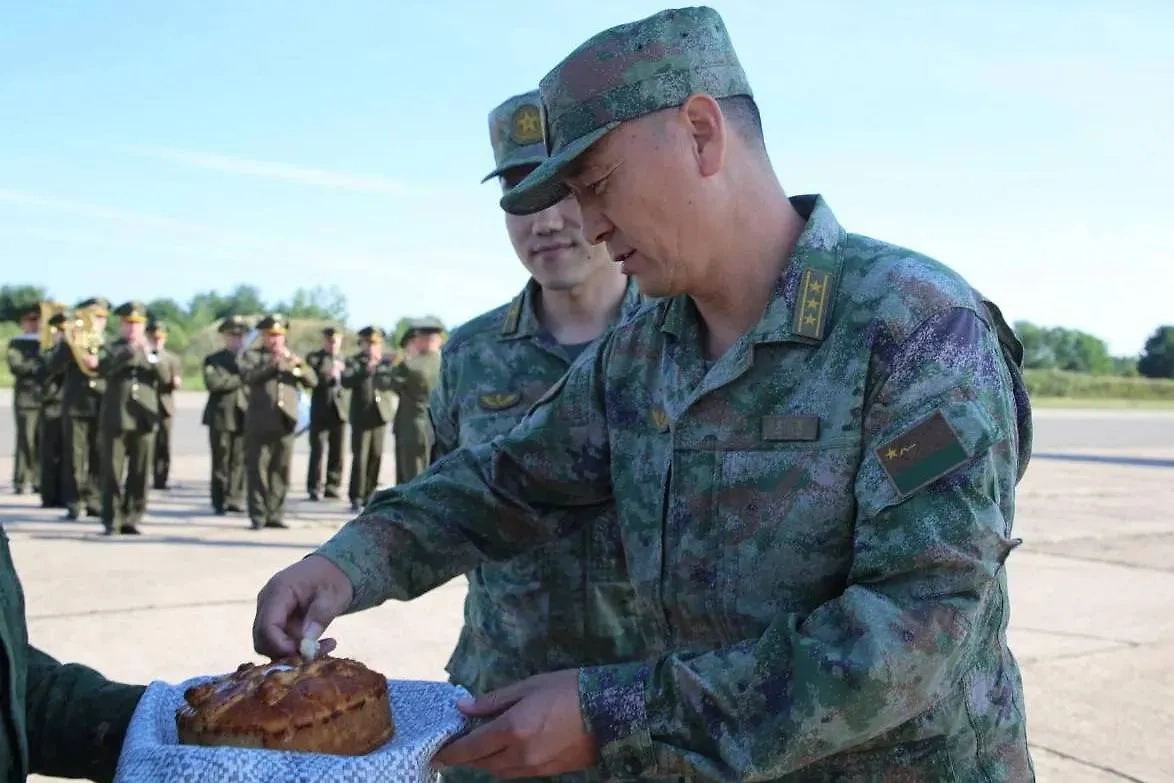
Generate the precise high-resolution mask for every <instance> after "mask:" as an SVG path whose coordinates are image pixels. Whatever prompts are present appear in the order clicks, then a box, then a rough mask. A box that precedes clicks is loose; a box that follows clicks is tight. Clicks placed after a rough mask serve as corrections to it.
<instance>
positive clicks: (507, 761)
mask: <svg viewBox="0 0 1174 783" xmlns="http://www.w3.org/2000/svg"><path fill="white" fill-rule="evenodd" d="M460 707H461V711H462V712H463V713H465V714H466V715H468V716H470V717H473V718H485V717H490V716H496V717H494V718H493V720H491V721H489V722H488V723H486V724H484V725H483V726H479V727H478V728H476V729H474V730H473V731H471V732H469V733H468V734H466V735H465V736H463V737H460V738H459V739H456V740H453V741H452V742H451V743H449V744H448V745H446V746H445V747H444V748H442V749H441V751H440V752H439V753H437V754H436V764H437V765H438V766H449V767H474V768H476V769H481V770H485V771H486V772H488V773H489V774H491V775H493V776H494V777H498V778H530V777H547V776H550V775H558V774H561V773H563V772H576V771H578V770H582V769H586V768H587V767H590V766H591V765H592V764H594V763H595V761H596V759H597V758H598V757H599V749H598V748H597V746H596V744H595V740H594V739H593V738H592V737H591V735H590V734H588V733H587V731H586V729H585V728H584V727H583V718H582V716H581V715H580V712H579V672H578V671H577V670H575V669H565V670H563V671H558V672H550V673H548V674H539V675H537V676H535V677H530V678H529V679H526V680H522V681H521V682H519V683H515V684H513V685H510V686H507V687H505V688H502V689H500V690H496V691H493V692H491V693H487V694H485V695H484V696H482V697H481V698H479V699H476V700H474V701H471V702H462V703H461V705H460Z"/></svg>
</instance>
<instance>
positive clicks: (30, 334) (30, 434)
mask: <svg viewBox="0 0 1174 783" xmlns="http://www.w3.org/2000/svg"><path fill="white" fill-rule="evenodd" d="M40 324H41V307H40V304H39V303H34V304H33V305H32V306H31V307H29V308H27V309H25V310H24V311H22V312H21V314H20V329H21V333H20V334H18V335H16V336H15V337H13V338H12V339H11V340H9V342H8V369H9V371H11V372H12V381H13V388H12V410H13V413H14V414H15V415H16V454H15V456H14V459H13V462H12V490H13V492H15V493H16V494H18V495H20V494H23V493H24V490H25V487H26V486H27V487H31V488H32V490H33V492H39V491H40V476H39V474H40V472H41V466H40V464H39V462H38V457H37V453H38V452H37V442H38V440H39V438H38V435H37V429H38V427H39V424H40V419H41V383H40V375H41V362H42V359H41V343H40V333H39V329H40Z"/></svg>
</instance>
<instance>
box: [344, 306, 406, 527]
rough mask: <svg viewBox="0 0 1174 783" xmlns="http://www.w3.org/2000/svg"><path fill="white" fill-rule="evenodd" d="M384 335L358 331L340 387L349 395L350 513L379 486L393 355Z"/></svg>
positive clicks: (375, 330)
mask: <svg viewBox="0 0 1174 783" xmlns="http://www.w3.org/2000/svg"><path fill="white" fill-rule="evenodd" d="M386 337H387V336H386V335H385V334H384V333H383V330H382V329H380V328H379V327H378V326H365V327H363V328H362V329H360V330H359V334H358V338H359V351H358V353H356V354H355V355H354V356H352V357H351V358H350V360H348V361H347V365H346V369H345V370H343V373H342V385H343V387H344V388H345V389H347V390H348V392H349V393H350V395H351V399H350V420H351V482H350V492H349V495H350V499H351V510H352V511H358V510H359V509H360V508H362V507H363V505H364V504H365V503H366V502H367V500H368V499H369V498H370V497H371V493H372V492H374V491H375V487H376V486H377V485H378V484H379V470H380V468H381V467H382V466H383V442H384V440H385V439H386V437H387V425H388V424H390V423H391V421H392V416H393V415H394V413H393V411H392V404H393V402H394V399H393V397H392V395H393V394H394V392H393V391H392V387H393V386H394V385H395V374H396V371H395V355H394V354H393V353H392V352H390V351H386V352H385V350H384V340H385V339H386Z"/></svg>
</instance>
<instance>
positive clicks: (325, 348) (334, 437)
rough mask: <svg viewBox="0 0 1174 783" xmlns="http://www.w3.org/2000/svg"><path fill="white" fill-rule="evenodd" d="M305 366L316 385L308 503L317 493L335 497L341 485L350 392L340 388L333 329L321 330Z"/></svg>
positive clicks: (341, 365) (337, 336) (341, 360)
mask: <svg viewBox="0 0 1174 783" xmlns="http://www.w3.org/2000/svg"><path fill="white" fill-rule="evenodd" d="M306 364H308V365H310V366H311V367H313V368H314V372H315V373H317V374H318V385H317V386H315V387H314V393H313V394H311V395H310V465H309V468H308V469H307V476H306V490H307V491H308V492H309V493H310V500H317V499H318V495H319V493H322V494H324V495H325V496H326V497H328V498H336V497H338V489H339V485H340V484H342V452H343V438H344V437H345V435H346V423H347V418H348V417H349V415H350V411H349V410H348V409H349V407H350V391H349V390H348V389H346V388H345V387H344V386H343V385H342V372H343V370H344V369H345V368H346V360H345V357H344V356H343V354H342V333H341V332H340V331H339V330H338V329H335V328H334V327H333V326H328V327H326V328H325V329H323V330H322V347H321V348H320V349H318V350H317V351H311V352H310V353H309V354H307V355H306ZM323 456H325V457H326V484H325V491H324V492H323V484H322V458H323Z"/></svg>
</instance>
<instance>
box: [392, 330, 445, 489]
mask: <svg viewBox="0 0 1174 783" xmlns="http://www.w3.org/2000/svg"><path fill="white" fill-rule="evenodd" d="M443 334H444V327H443V326H441V325H440V324H439V323H437V322H436V321H434V320H432V319H430V318H422V319H419V320H417V321H415V322H414V323H413V324H412V325H411V326H410V327H409V328H408V330H407V331H406V332H405V333H404V336H403V337H402V338H401V339H400V347H401V348H403V349H405V351H404V358H403V361H401V362H399V363H398V364H397V365H396V367H395V373H394V374H393V379H392V383H393V387H392V388H393V389H394V390H395V393H396V394H397V395H398V396H399V404H398V405H397V406H396V410H395V424H394V426H393V430H394V432H395V482H396V483H397V484H406V483H407V482H409V481H411V480H412V479H414V478H415V477H416V476H418V475H419V474H420V473H423V472H424V469H425V468H427V467H428V459H429V452H430V451H431V450H432V425H431V424H429V422H428V398H429V396H430V395H431V394H432V390H433V389H434V388H435V387H436V384H437V382H438V381H439V380H440V345H441V340H442V337H443Z"/></svg>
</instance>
